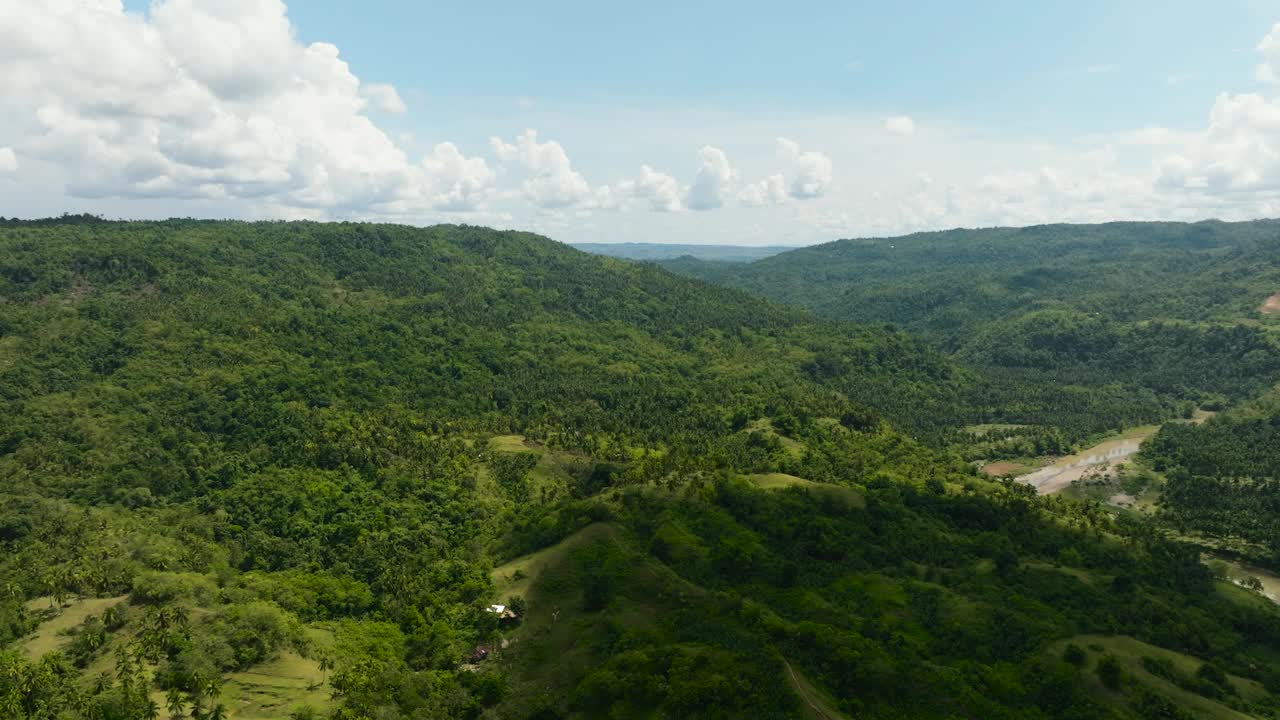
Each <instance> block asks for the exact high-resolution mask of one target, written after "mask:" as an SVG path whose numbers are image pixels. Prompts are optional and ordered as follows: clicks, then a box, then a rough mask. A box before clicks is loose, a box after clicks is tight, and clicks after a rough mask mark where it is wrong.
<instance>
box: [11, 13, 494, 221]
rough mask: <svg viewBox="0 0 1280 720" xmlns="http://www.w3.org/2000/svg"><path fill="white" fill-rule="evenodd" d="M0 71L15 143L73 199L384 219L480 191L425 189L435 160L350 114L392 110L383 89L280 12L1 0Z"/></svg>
mask: <svg viewBox="0 0 1280 720" xmlns="http://www.w3.org/2000/svg"><path fill="white" fill-rule="evenodd" d="M0 66H3V67H4V68H5V71H4V72H3V73H0V114H3V115H4V116H5V117H7V118H10V122H15V121H16V123H17V129H16V132H17V143H16V147H17V148H18V149H19V150H20V151H22V153H23V154H24V155H30V156H32V157H35V158H38V159H40V160H44V161H47V162H49V163H52V164H53V165H55V166H58V167H61V168H62V169H63V171H64V175H65V176H66V177H67V178H68V181H67V192H68V193H69V194H70V195H73V196H79V197H89V198H96V197H106V196H121V197H165V198H208V199H218V200H226V199H231V200H247V201H251V202H253V203H256V204H259V205H262V206H271V207H285V208H301V209H304V210H306V209H311V210H318V211H323V212H330V211H337V212H342V211H351V210H368V209H379V210H385V211H388V212H397V211H412V210H415V209H425V208H426V207H431V206H432V203H433V201H432V200H431V198H440V203H441V205H440V206H439V207H462V206H463V205H465V204H466V203H459V202H458V200H457V198H458V196H459V195H458V193H455V192H452V191H451V190H449V191H444V192H441V191H440V188H441V187H442V186H443V187H444V188H446V189H458V190H459V192H461V194H462V195H464V196H468V197H476V196H478V195H479V193H476V192H473V191H472V190H473V189H472V188H471V186H470V185H469V184H468V183H470V182H471V180H465V181H460V180H458V179H457V178H454V177H450V176H445V177H443V178H437V177H434V176H433V175H432V173H433V172H434V171H435V170H437V169H439V168H447V167H449V163H448V162H445V161H444V160H443V159H442V157H441V156H439V155H436V156H432V157H430V158H429V161H428V162H424V163H414V162H412V161H411V160H410V159H409V158H408V157H407V156H406V155H405V153H404V152H403V151H401V149H400V148H399V147H397V145H396V144H395V143H394V142H393V141H392V140H391V139H390V138H388V137H387V135H386V134H385V133H384V132H383V131H382V130H381V129H379V128H378V127H377V126H376V125H375V124H374V123H373V122H372V121H371V120H370V119H369V118H368V117H366V116H365V115H364V114H363V112H364V110H365V109H366V108H367V107H369V106H373V107H374V108H376V109H379V110H382V111H384V112H386V111H391V112H395V111H399V110H401V109H402V108H403V101H401V100H400V99H399V94H398V93H396V92H395V89H394V88H392V87H390V86H387V85H365V84H362V83H361V82H360V80H359V78H357V77H356V76H355V75H354V74H353V73H352V72H351V70H350V68H349V67H348V66H347V64H346V63H345V62H344V61H343V60H342V59H341V57H340V55H339V52H338V49H337V48H336V47H334V46H333V45H330V44H327V43H311V44H309V45H306V44H302V43H300V42H299V41H298V39H297V37H296V35H295V33H294V30H293V27H292V25H291V23H290V22H289V19H288V16H287V12H286V8H285V6H284V4H283V3H282V2H280V1H279V0H225V1H224V2H217V3H213V2H200V1H199V0H156V1H155V2H153V3H152V5H151V10H150V13H149V14H148V15H147V16H143V15H141V14H135V13H127V12H125V11H124V9H123V7H122V5H121V3H120V2H119V1H118V0H52V1H46V0H10V2H6V3H3V4H0ZM464 165H465V163H464ZM469 167H471V168H472V169H474V168H475V165H474V163H473V164H471V165H470V166H469ZM474 177H475V174H474V173H472V174H471V178H472V179H474ZM454 185H458V187H457V188H454ZM420 203H425V204H426V205H425V206H423V205H420Z"/></svg>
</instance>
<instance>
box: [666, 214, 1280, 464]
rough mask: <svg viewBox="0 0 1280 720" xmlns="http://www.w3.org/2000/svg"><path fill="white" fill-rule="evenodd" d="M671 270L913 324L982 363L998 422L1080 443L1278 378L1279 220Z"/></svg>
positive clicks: (989, 406) (954, 242) (1118, 226)
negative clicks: (1053, 431)
mask: <svg viewBox="0 0 1280 720" xmlns="http://www.w3.org/2000/svg"><path fill="white" fill-rule="evenodd" d="M664 265H665V266H666V267H668V268H669V269H672V270H674V271H676V272H680V273H682V274H687V275H692V276H695V277H701V278H703V279H708V280H711V281H713V282H717V283H720V284H723V285H729V286H733V287H738V288H742V289H745V290H748V291H750V292H752V293H755V294H757V295H760V296H763V297H767V298H771V299H773V300H777V301H780V302H784V303H789V304H794V305H798V306H803V307H807V308H810V309H812V310H813V311H814V312H815V313H817V314H818V315H820V316H823V317H827V318H831V319H838V320H845V321H855V322H860V323H876V324H884V323H890V324H892V325H894V326H896V327H899V328H903V329H905V330H907V331H908V332H910V333H912V334H913V335H915V336H918V337H920V338H921V339H923V340H925V341H927V342H928V343H929V344H930V345H932V346H933V347H934V348H936V349H938V350H940V351H942V352H944V353H946V354H948V355H950V356H951V357H952V358H953V359H954V360H955V361H956V362H957V363H958V364H960V365H962V366H964V367H967V368H970V369H972V370H974V371H975V372H977V374H978V375H979V376H980V378H981V380H980V382H979V383H978V387H980V388H981V389H980V390H979V391H978V392H976V393H975V394H974V395H973V396H972V398H973V399H972V400H971V401H970V402H969V403H968V404H969V405H970V406H971V407H974V408H979V409H982V411H983V413H984V414H985V415H986V416H987V418H988V421H993V422H1011V423H1027V424H1035V425H1051V426H1056V427H1058V428H1061V429H1063V430H1065V431H1066V432H1067V434H1068V435H1069V436H1071V437H1073V438H1080V437H1085V436H1088V435H1090V434H1096V433H1098V432H1101V431H1105V430H1106V429H1108V428H1114V427H1116V426H1118V425H1132V424H1142V423H1149V422H1158V421H1160V420H1163V419H1166V418H1168V417H1171V416H1175V415H1177V414H1179V413H1183V414H1185V413H1186V411H1187V406H1188V404H1193V405H1198V406H1204V407H1208V408H1217V407H1221V406H1222V405H1223V404H1225V403H1228V402H1238V401H1241V400H1244V399H1246V398H1249V397H1251V396H1252V395H1254V394H1256V393H1258V392H1260V391H1262V390H1264V389H1266V388H1268V387H1270V386H1271V385H1273V384H1275V383H1276V382H1277V381H1280V352H1278V351H1277V345H1276V335H1275V333H1274V330H1275V329H1276V327H1278V326H1277V325H1276V322H1277V320H1276V318H1275V316H1274V315H1270V316H1269V315H1265V314H1262V313H1260V308H1261V307H1262V305H1263V303H1264V301H1265V300H1266V299H1267V298H1268V297H1269V296H1271V295H1273V294H1275V293H1277V292H1280V221H1274V220H1261V221H1255V222H1245V223H1223V222H1216V221H1212V222H1201V223H1192V224H1188V223H1108V224H1104V225H1044V226H1038V227H1029V228H992V229H982V230H951V231H946V232H936V233H920V234H916V235H909V236H906V237H900V238H878V239H865V240H840V241H837V242H833V243H828V244H825V245H817V246H814V247H808V248H802V249H799V250H793V251H790V252H787V253H782V254H780V255H776V256H773V257H770V258H765V259H763V260H759V261H756V262H753V263H750V264H747V265H726V264H721V263H709V262H702V261H696V260H692V259H688V258H685V259H679V260H673V261H668V262H665V263H664ZM1059 397H1061V399H1059ZM984 399H989V400H990V402H988V403H984Z"/></svg>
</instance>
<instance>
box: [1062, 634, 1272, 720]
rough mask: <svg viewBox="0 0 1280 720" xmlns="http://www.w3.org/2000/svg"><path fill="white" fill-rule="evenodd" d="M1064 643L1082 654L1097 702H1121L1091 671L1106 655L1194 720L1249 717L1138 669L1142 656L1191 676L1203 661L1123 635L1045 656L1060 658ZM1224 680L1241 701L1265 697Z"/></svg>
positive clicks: (1094, 638)
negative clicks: (1188, 712) (1094, 686)
mask: <svg viewBox="0 0 1280 720" xmlns="http://www.w3.org/2000/svg"><path fill="white" fill-rule="evenodd" d="M1068 643H1074V644H1075V645H1077V646H1079V647H1080V648H1082V649H1083V650H1084V652H1085V655H1086V661H1085V665H1084V670H1083V671H1082V672H1084V673H1086V674H1087V677H1088V678H1089V681H1090V682H1092V683H1094V684H1096V686H1097V696H1098V698H1100V699H1103V698H1105V699H1107V700H1109V701H1111V702H1113V703H1116V704H1122V703H1123V702H1124V698H1123V696H1122V694H1121V693H1119V692H1115V691H1112V690H1109V689H1107V688H1106V687H1105V686H1103V685H1102V683H1101V682H1100V681H1099V680H1098V678H1097V675H1096V674H1095V673H1094V671H1093V669H1094V667H1095V666H1096V664H1097V661H1098V658H1099V657H1101V656H1102V655H1103V654H1105V653H1110V654H1112V655H1114V656H1115V657H1116V659H1117V660H1119V661H1120V666H1121V667H1122V668H1123V669H1124V671H1125V672H1126V673H1127V674H1128V675H1129V676H1130V677H1131V678H1133V680H1134V681H1135V682H1137V683H1140V684H1142V685H1144V686H1146V687H1147V688H1149V689H1151V690H1153V691H1155V692H1157V693H1159V694H1161V695H1164V696H1165V697H1167V698H1168V699H1170V700H1172V701H1173V702H1174V703H1176V704H1177V705H1179V706H1180V707H1182V708H1185V709H1187V710H1189V711H1191V712H1192V713H1193V714H1194V715H1195V716H1196V717H1199V718H1208V719H1210V720H1246V719H1247V718H1249V717H1250V716H1249V715H1246V714H1244V713H1242V712H1239V711H1237V710H1234V709H1232V708H1230V707H1228V706H1227V705H1225V704H1223V703H1221V702H1218V701H1216V700H1212V699H1210V698H1207V697H1204V696H1203V695H1199V694H1196V693H1194V692H1190V691H1188V690H1184V689H1183V688H1181V687H1178V686H1177V685H1174V684H1173V683H1171V682H1169V681H1168V680H1165V679H1164V678H1162V677H1159V676H1157V675H1153V674H1151V673H1150V672H1149V671H1147V669H1146V668H1145V667H1143V665H1142V658H1143V657H1144V656H1145V657H1149V658H1153V659H1155V660H1167V661H1169V662H1170V663H1172V664H1173V666H1174V667H1175V668H1177V670H1178V671H1179V672H1181V673H1183V674H1185V675H1188V676H1194V675H1195V673H1196V671H1197V670H1198V669H1199V668H1200V666H1201V665H1202V664H1204V661H1203V660H1201V659H1199V658H1195V657H1192V656H1190V655H1186V654H1183V653H1180V652H1175V651H1173V650H1166V649H1165V648H1161V647H1157V646H1155V645H1150V644H1148V643H1145V642H1142V641H1141V640H1138V639H1137V638H1132V637H1129V636H1126V635H1113V636H1105V635H1077V636H1076V637H1073V638H1071V639H1070V640H1064V641H1061V642H1057V643H1054V644H1053V645H1051V646H1050V647H1049V652H1051V653H1053V654H1055V656H1057V657H1061V656H1062V652H1063V650H1064V649H1065V648H1066V646H1067V644H1068ZM1099 648H1100V649H1099ZM1228 679H1229V681H1230V682H1231V684H1232V686H1234V687H1235V689H1236V692H1237V693H1238V694H1239V696H1240V697H1241V698H1243V699H1245V700H1249V701H1256V700H1261V699H1264V698H1266V697H1267V695H1268V693H1267V691H1266V689H1265V688H1263V687H1262V685H1261V684H1259V683H1257V682H1255V681H1253V680H1249V679H1246V678H1242V677H1239V676H1236V675H1228Z"/></svg>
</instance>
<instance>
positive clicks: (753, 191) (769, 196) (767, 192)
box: [738, 174, 787, 207]
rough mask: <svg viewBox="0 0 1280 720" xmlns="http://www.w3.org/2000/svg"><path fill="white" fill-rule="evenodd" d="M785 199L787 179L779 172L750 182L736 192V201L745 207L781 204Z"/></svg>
mask: <svg viewBox="0 0 1280 720" xmlns="http://www.w3.org/2000/svg"><path fill="white" fill-rule="evenodd" d="M786 201H787V179H786V178H784V177H783V176H782V175H781V174H774V175H770V176H769V177H767V178H765V179H763V180H761V181H759V182H754V183H751V184H750V185H747V186H746V187H744V188H742V191H741V192H739V193H738V202H740V203H742V204H743V205H746V206H747V207H763V206H765V205H781V204H783V203H785V202H786Z"/></svg>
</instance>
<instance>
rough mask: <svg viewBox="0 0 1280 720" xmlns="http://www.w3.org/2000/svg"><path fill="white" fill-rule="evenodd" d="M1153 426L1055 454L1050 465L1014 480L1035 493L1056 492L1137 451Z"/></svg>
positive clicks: (1107, 468)
mask: <svg viewBox="0 0 1280 720" xmlns="http://www.w3.org/2000/svg"><path fill="white" fill-rule="evenodd" d="M1157 430H1159V427H1158V426H1156V425H1149V426H1145V427H1140V428H1134V429H1132V430H1129V431H1126V432H1124V433H1122V434H1120V435H1117V436H1115V437H1112V438H1108V439H1106V440H1104V441H1102V442H1100V443H1098V444H1097V445H1094V446H1093V447H1091V448H1087V449H1085V450H1082V451H1080V452H1078V453H1076V454H1074V455H1067V456H1066V457H1061V458H1058V459H1057V460H1055V461H1054V462H1053V464H1052V465H1047V466H1045V467H1042V468H1040V469H1039V470H1036V471H1035V472H1032V473H1028V474H1026V475H1023V476H1022V477H1020V478H1018V482H1020V483H1024V484H1026V485H1030V486H1032V487H1034V488H1035V489H1036V494H1038V495H1050V494H1053V493H1056V492H1058V491H1060V490H1062V489H1064V488H1066V487H1068V486H1069V485H1071V483H1073V482H1075V481H1076V480H1079V479H1080V478H1082V477H1084V476H1085V475H1090V474H1093V473H1105V472H1106V471H1107V470H1109V469H1111V468H1112V466H1115V465H1120V464H1123V463H1124V462H1125V461H1126V460H1127V459H1128V458H1129V457H1130V456H1131V455H1135V454H1137V452H1138V450H1140V449H1141V448H1142V443H1143V441H1145V440H1146V439H1147V438H1149V437H1151V436H1152V435H1155V434H1156V431H1157Z"/></svg>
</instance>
